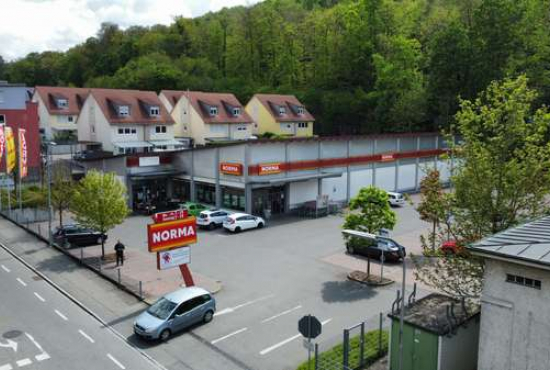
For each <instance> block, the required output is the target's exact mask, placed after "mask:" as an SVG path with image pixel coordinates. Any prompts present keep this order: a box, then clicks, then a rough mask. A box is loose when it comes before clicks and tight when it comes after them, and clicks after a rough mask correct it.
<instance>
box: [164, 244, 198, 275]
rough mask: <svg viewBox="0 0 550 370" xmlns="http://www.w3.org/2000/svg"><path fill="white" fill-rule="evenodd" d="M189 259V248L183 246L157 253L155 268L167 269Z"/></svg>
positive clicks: (185, 262)
mask: <svg viewBox="0 0 550 370" xmlns="http://www.w3.org/2000/svg"><path fill="white" fill-rule="evenodd" d="M190 261H191V248H190V247H183V248H178V249H173V250H169V251H162V252H158V253H157V268H158V269H159V270H167V269H170V268H172V267H178V266H179V265H183V264H187V263H189V262H190Z"/></svg>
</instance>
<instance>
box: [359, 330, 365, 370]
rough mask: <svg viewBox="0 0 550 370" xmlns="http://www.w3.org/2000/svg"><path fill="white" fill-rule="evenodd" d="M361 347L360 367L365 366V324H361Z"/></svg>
mask: <svg viewBox="0 0 550 370" xmlns="http://www.w3.org/2000/svg"><path fill="white" fill-rule="evenodd" d="M359 343H361V347H360V348H359V364H360V366H361V367H363V365H364V364H365V322H364V321H363V322H362V323H361V341H360V342H359Z"/></svg>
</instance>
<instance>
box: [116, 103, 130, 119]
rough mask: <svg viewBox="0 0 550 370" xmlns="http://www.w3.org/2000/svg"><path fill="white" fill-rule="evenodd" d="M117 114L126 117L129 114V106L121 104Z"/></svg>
mask: <svg viewBox="0 0 550 370" xmlns="http://www.w3.org/2000/svg"><path fill="white" fill-rule="evenodd" d="M118 115H119V116H121V117H128V116H129V115H130V107H129V106H127V105H121V106H119V107H118Z"/></svg>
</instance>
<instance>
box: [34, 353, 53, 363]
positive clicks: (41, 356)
mask: <svg viewBox="0 0 550 370" xmlns="http://www.w3.org/2000/svg"><path fill="white" fill-rule="evenodd" d="M34 358H36V361H39V362H40V361H44V360H47V359H49V358H50V355H48V354H47V353H46V352H44V353H41V354H39V355H36V356H34Z"/></svg>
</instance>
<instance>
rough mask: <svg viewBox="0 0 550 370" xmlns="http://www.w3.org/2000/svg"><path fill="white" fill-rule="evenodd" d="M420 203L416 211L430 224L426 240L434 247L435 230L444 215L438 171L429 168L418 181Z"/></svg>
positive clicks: (442, 193)
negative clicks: (430, 227)
mask: <svg viewBox="0 0 550 370" xmlns="http://www.w3.org/2000/svg"><path fill="white" fill-rule="evenodd" d="M420 195H421V198H420V203H419V204H418V207H416V211H417V212H418V214H419V215H420V219H421V220H423V221H426V222H430V223H431V224H432V232H431V233H430V235H429V237H428V240H429V241H430V244H431V247H432V249H435V243H436V231H437V227H438V226H439V223H440V221H441V220H442V219H443V218H444V217H445V209H444V207H442V206H443V205H444V202H443V199H442V198H443V197H444V192H443V186H442V184H441V181H440V179H439V171H438V170H436V169H430V170H429V171H428V173H427V174H426V176H425V177H424V178H423V179H422V180H421V181H420Z"/></svg>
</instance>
